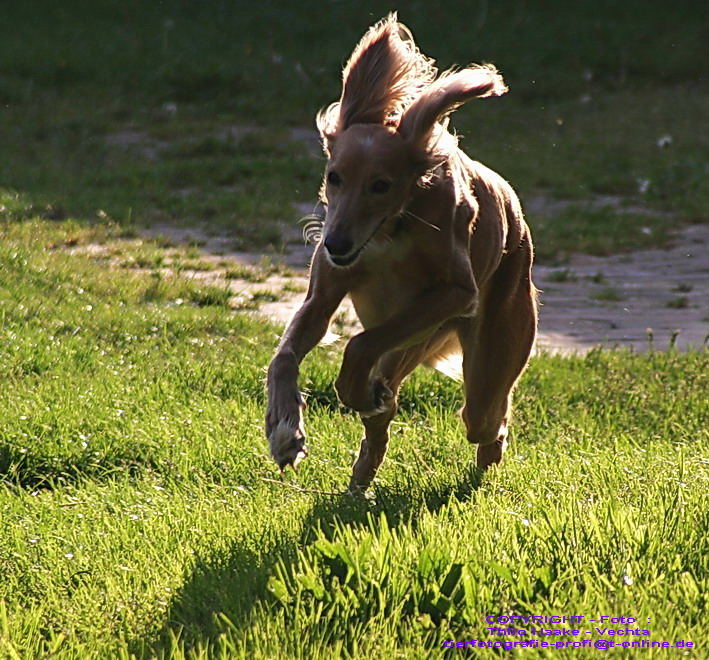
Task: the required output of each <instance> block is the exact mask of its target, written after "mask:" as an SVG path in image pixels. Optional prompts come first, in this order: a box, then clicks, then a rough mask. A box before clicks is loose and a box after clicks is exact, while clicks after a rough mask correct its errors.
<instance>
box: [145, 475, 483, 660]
mask: <svg viewBox="0 0 709 660" xmlns="http://www.w3.org/2000/svg"><path fill="white" fill-rule="evenodd" d="M480 483H481V475H480V473H479V471H478V470H477V469H476V468H475V467H473V466H470V467H467V468H465V469H464V470H463V471H462V472H461V473H460V474H459V475H458V477H457V478H456V479H455V480H454V481H451V482H449V483H445V484H439V485H436V486H431V487H430V488H429V489H428V490H425V491H424V492H423V493H421V492H419V494H418V496H416V497H415V498H412V497H411V495H410V492H409V491H407V490H406V489H404V487H402V486H399V487H387V486H382V487H379V488H376V489H375V496H374V497H373V498H372V499H367V498H364V497H354V496H352V495H349V494H345V493H343V494H341V495H331V496H328V495H319V496H318V499H317V500H316V502H315V503H314V505H313V508H312V509H311V510H310V511H309V512H308V515H307V516H306V517H305V519H304V520H303V523H302V526H301V531H300V535H299V536H298V537H297V538H296V539H295V540H294V539H293V536H292V535H290V534H288V535H286V534H284V535H283V537H282V538H281V539H279V540H277V541H276V543H275V547H274V548H273V549H272V550H271V551H270V552H268V553H267V554H266V553H261V552H260V551H259V549H257V548H255V545H256V544H255V543H254V539H253V537H250V538H249V539H248V540H247V539H244V540H236V541H235V542H234V544H233V545H232V547H231V548H230V550H229V551H228V552H227V553H225V554H224V555H222V556H217V557H210V558H209V559H208V560H206V561H203V562H201V563H198V564H197V566H196V567H195V569H194V570H193V572H192V575H191V576H190V578H189V579H188V580H187V581H186V582H185V584H184V586H183V587H182V589H181V590H180V592H179V593H178V594H176V596H175V598H174V600H173V602H172V605H171V607H170V611H169V613H168V615H167V617H166V623H165V625H164V626H163V628H162V630H160V631H159V632H158V633H157V634H156V635H155V636H153V637H152V638H150V639H142V640H139V641H137V642H136V643H135V644H134V645H133V649H132V650H133V652H134V653H135V654H136V655H137V656H138V657H154V656H155V655H158V656H160V655H161V654H167V655H169V652H170V650H171V648H172V647H173V646H174V644H175V640H177V639H179V643H180V644H181V645H184V646H185V647H187V648H190V647H194V646H195V645H198V644H209V643H211V642H213V641H214V640H215V639H216V637H217V636H218V635H219V634H220V633H221V632H223V631H224V626H223V625H220V624H219V623H218V621H217V619H218V617H220V616H221V615H224V616H225V617H226V618H227V619H228V620H229V622H230V623H229V627H230V628H232V629H235V630H239V629H243V630H246V628H247V627H248V626H249V625H250V616H251V613H252V611H253V610H254V608H255V607H256V605H257V604H259V603H263V602H264V601H269V600H272V598H273V597H272V596H271V594H270V593H269V591H268V588H267V585H268V580H269V577H270V576H271V575H273V573H274V569H275V566H276V564H278V563H282V564H283V565H285V567H286V568H287V569H288V568H290V567H291V566H292V565H293V564H294V562H295V561H296V559H297V550H298V549H299V548H302V547H304V546H307V545H309V544H310V543H312V542H313V541H314V540H315V539H316V538H318V537H320V536H321V535H323V534H324V535H326V536H330V535H331V534H332V533H334V531H335V529H336V528H337V527H338V526H341V525H348V526H353V527H360V526H362V527H364V526H366V525H367V524H368V521H369V520H370V519H371V517H372V516H374V517H379V516H380V515H382V514H384V516H385V517H386V520H387V523H388V524H389V526H390V527H391V528H395V527H397V526H399V525H401V524H402V523H407V524H409V525H411V526H413V527H415V526H416V525H417V521H418V520H419V518H420V516H419V515H417V514H419V513H420V512H421V511H422V510H424V509H426V510H428V511H430V512H436V511H438V510H439V509H441V508H442V507H443V506H445V505H446V504H447V503H448V502H449V501H451V500H453V499H456V500H460V501H465V500H467V499H469V498H470V496H471V494H472V493H473V492H474V491H475V490H476V489H477V488H478V487H479V486H480Z"/></svg>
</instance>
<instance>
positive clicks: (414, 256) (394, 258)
mask: <svg viewBox="0 0 709 660" xmlns="http://www.w3.org/2000/svg"><path fill="white" fill-rule="evenodd" d="M367 257H368V263H367V272H366V274H365V275H364V277H363V278H362V279H361V281H360V283H358V285H357V286H356V287H354V288H353V289H352V290H351V291H350V298H351V299H352V304H353V305H354V308H355V311H356V312H357V316H358V317H359V320H360V322H361V323H362V325H363V326H364V327H365V328H372V327H374V326H377V325H380V324H381V323H384V321H386V320H387V319H389V318H391V317H392V316H393V315H394V314H396V313H397V312H399V311H401V310H403V309H405V308H406V307H407V306H409V305H410V304H411V303H412V302H413V301H414V299H415V298H416V297H417V296H419V295H420V294H421V293H423V292H424V291H426V289H427V288H429V287H430V279H431V273H430V268H428V267H427V264H426V262H425V260H423V259H422V258H421V255H420V254H419V253H418V252H417V251H416V250H415V249H414V247H413V246H412V244H410V243H409V242H408V241H404V242H401V243H398V244H386V243H385V244H383V245H381V246H376V247H375V249H374V250H372V251H371V254H368V255H367Z"/></svg>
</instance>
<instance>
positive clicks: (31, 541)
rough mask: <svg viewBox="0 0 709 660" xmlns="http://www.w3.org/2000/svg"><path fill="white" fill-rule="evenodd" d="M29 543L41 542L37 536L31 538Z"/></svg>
mask: <svg viewBox="0 0 709 660" xmlns="http://www.w3.org/2000/svg"><path fill="white" fill-rule="evenodd" d="M28 543H31V544H32V545H35V544H37V543H39V537H35V538H33V539H30V540H29V541H28Z"/></svg>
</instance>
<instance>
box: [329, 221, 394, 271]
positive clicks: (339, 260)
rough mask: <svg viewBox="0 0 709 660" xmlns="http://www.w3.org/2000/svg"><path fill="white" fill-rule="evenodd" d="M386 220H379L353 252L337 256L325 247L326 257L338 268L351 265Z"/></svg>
mask: <svg viewBox="0 0 709 660" xmlns="http://www.w3.org/2000/svg"><path fill="white" fill-rule="evenodd" d="M386 221H387V218H382V219H381V220H380V221H379V224H378V225H377V226H376V227H375V228H374V231H373V232H372V233H371V234H370V235H369V237H368V238H367V240H366V241H364V243H362V245H360V246H359V247H358V248H357V249H356V250H355V251H354V252H350V253H349V254H346V255H343V256H339V255H334V254H330V253H329V252H328V251H327V249H326V250H325V252H326V253H327V257H328V259H329V260H330V261H331V262H332V264H333V265H335V266H337V267H338V268H347V267H348V266H351V265H352V264H353V263H354V262H355V261H357V259H359V257H360V255H361V254H362V252H364V249H365V248H366V247H367V246H368V245H369V242H370V241H371V240H372V239H373V238H374V235H375V234H376V233H377V232H378V231H379V229H380V228H381V226H382V225H383V224H384V223H385V222H386Z"/></svg>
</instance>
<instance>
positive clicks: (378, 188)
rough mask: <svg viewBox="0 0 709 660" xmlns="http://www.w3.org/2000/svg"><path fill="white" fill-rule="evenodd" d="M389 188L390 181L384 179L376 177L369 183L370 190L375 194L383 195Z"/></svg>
mask: <svg viewBox="0 0 709 660" xmlns="http://www.w3.org/2000/svg"><path fill="white" fill-rule="evenodd" d="M389 188H391V183H389V182H388V181H384V179H378V180H377V181H375V182H374V183H373V184H372V185H371V187H370V190H371V191H372V192H373V193H376V194H377V195H383V194H384V193H385V192H389Z"/></svg>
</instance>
